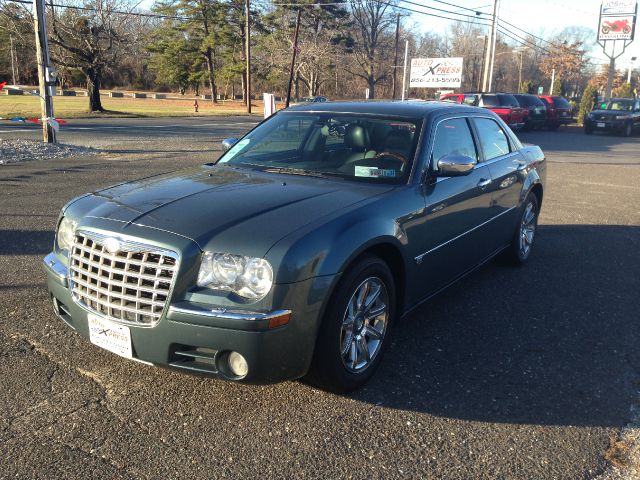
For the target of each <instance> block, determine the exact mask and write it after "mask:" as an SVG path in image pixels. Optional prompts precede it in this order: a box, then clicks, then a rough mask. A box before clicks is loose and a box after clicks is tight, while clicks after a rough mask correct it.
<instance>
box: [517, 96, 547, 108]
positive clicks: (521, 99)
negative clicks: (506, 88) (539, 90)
mask: <svg viewBox="0 0 640 480" xmlns="http://www.w3.org/2000/svg"><path fill="white" fill-rule="evenodd" d="M514 97H516V99H517V100H518V103H519V104H520V105H522V106H524V107H540V106H542V107H544V103H542V100H540V99H539V98H538V97H534V96H533V95H514Z"/></svg>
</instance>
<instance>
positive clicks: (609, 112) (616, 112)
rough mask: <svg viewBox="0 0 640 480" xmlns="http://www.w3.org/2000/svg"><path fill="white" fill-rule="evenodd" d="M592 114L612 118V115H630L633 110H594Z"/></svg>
mask: <svg viewBox="0 0 640 480" xmlns="http://www.w3.org/2000/svg"><path fill="white" fill-rule="evenodd" d="M591 115H593V116H594V117H597V118H601V117H607V118H610V117H617V116H618V115H620V116H625V117H629V116H631V112H625V111H624V110H593V111H592V112H591Z"/></svg>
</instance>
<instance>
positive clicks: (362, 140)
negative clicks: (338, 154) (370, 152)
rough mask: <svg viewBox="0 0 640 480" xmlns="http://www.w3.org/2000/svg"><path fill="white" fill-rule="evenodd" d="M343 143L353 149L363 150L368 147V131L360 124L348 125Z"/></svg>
mask: <svg viewBox="0 0 640 480" xmlns="http://www.w3.org/2000/svg"><path fill="white" fill-rule="evenodd" d="M344 143H345V144H346V145H347V146H349V147H351V148H355V149H362V150H365V149H367V148H369V145H370V141H369V132H367V130H366V129H364V128H363V127H361V126H360V125H350V126H349V127H348V128H347V133H346V134H345V138H344Z"/></svg>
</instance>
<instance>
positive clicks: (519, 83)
mask: <svg viewBox="0 0 640 480" xmlns="http://www.w3.org/2000/svg"><path fill="white" fill-rule="evenodd" d="M526 49H527V47H521V48H518V49H516V51H517V52H518V53H519V54H520V69H519V70H518V93H521V92H520V91H521V90H522V57H523V56H524V51H525V50H526ZM524 93H529V92H524Z"/></svg>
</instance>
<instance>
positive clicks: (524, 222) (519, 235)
mask: <svg viewBox="0 0 640 480" xmlns="http://www.w3.org/2000/svg"><path fill="white" fill-rule="evenodd" d="M539 213H540V204H539V202H538V197H537V196H536V195H535V194H534V193H532V192H529V194H528V195H527V198H526V199H525V201H524V202H523V204H522V208H521V209H520V215H519V216H518V224H517V225H516V229H515V232H514V233H513V237H512V239H511V243H510V244H509V246H508V247H507V248H506V249H505V250H504V252H503V255H502V258H503V259H504V260H505V261H506V263H508V264H509V265H513V266H516V267H519V266H522V265H524V264H525V263H527V260H529V258H530V257H531V251H532V249H533V245H534V241H535V237H536V235H535V234H536V232H537V229H538V214H539Z"/></svg>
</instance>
